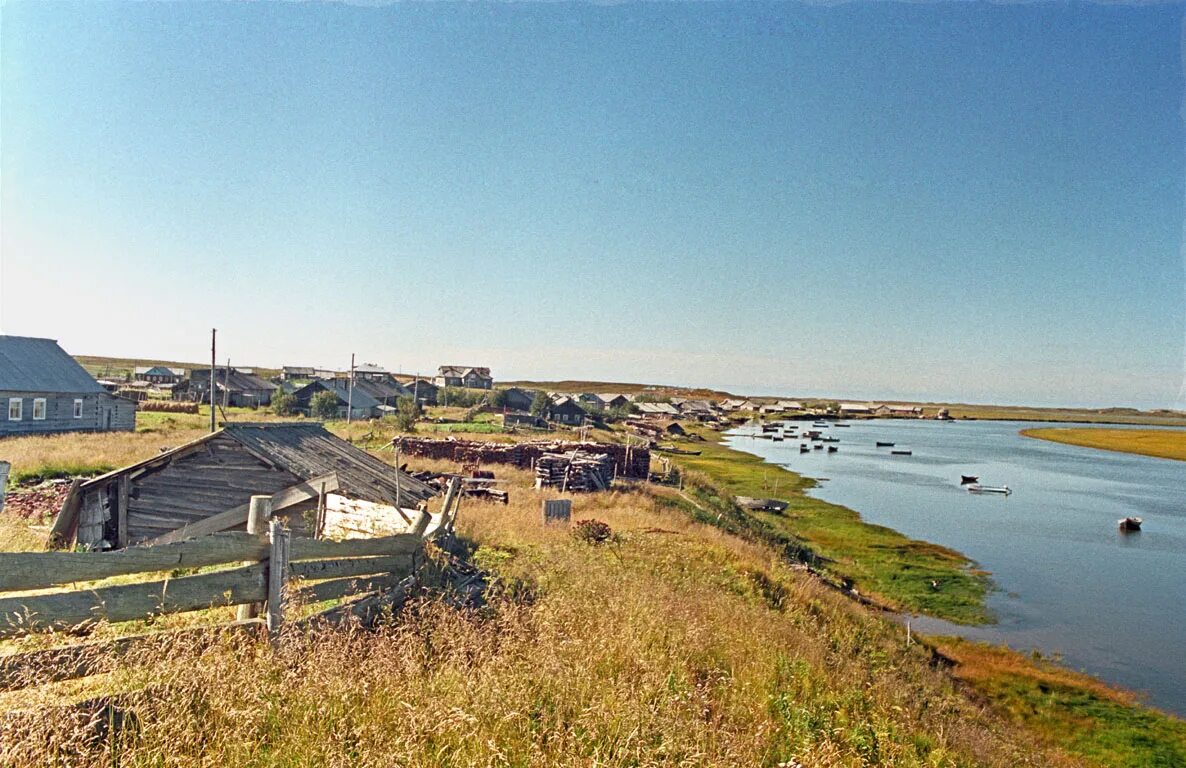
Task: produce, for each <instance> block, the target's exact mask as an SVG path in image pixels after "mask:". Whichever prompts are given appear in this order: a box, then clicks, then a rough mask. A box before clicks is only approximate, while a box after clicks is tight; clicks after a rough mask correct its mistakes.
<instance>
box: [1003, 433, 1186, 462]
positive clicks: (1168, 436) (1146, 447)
mask: <svg viewBox="0 0 1186 768" xmlns="http://www.w3.org/2000/svg"><path fill="white" fill-rule="evenodd" d="M1021 434H1023V435H1025V436H1026V437H1036V438H1039V439H1041V440H1051V441H1053V442H1056V443H1066V444H1067V445H1081V446H1083V447H1085V448H1099V449H1101V450H1105V451H1121V452H1123V453H1139V454H1141V455H1143V456H1157V457H1159V458H1163V459H1177V460H1179V461H1186V430H1171V429H1090V428H1087V427H1079V428H1071V429H1058V428H1054V427H1051V428H1047V429H1025V430H1022V432H1021Z"/></svg>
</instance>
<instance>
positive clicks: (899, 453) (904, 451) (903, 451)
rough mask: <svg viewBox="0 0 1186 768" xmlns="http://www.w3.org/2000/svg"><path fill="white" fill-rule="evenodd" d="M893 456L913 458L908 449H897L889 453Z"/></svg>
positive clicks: (911, 452)
mask: <svg viewBox="0 0 1186 768" xmlns="http://www.w3.org/2000/svg"><path fill="white" fill-rule="evenodd" d="M890 453H892V454H893V455H894V456H913V455H914V452H913V451H911V450H910V449H909V448H899V449H898V450H896V451H890Z"/></svg>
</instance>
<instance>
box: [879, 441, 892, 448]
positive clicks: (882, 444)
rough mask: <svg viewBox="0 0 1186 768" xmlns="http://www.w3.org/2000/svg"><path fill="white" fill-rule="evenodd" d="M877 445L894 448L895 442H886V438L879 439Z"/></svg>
mask: <svg viewBox="0 0 1186 768" xmlns="http://www.w3.org/2000/svg"><path fill="white" fill-rule="evenodd" d="M877 447H878V448H893V447H894V444H893V443H887V442H886V441H884V440H878V441H877Z"/></svg>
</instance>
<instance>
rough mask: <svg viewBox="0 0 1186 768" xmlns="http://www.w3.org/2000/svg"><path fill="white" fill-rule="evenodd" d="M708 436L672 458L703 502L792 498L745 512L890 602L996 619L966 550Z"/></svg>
mask: <svg viewBox="0 0 1186 768" xmlns="http://www.w3.org/2000/svg"><path fill="white" fill-rule="evenodd" d="M703 434H704V436H705V437H706V438H707V439H706V440H705V441H704V442H702V443H697V444H696V449H697V450H699V451H700V452H701V453H700V455H699V456H674V457H672V458H673V459H674V461H675V462H676V464H677V465H678V466H680V467H681V468H683V470H685V472H688V473H691V474H690V477H689V478H688V479H689V480H690V483H688V485H687V490H688V491H689V492H690V493H693V494H695V495H696V496H697V497H698V498H699V499H700V500H701V501H702V502H704V503H708V504H713V505H717V506H722V505H727V506H729V507H732V506H733V505H732V498H733V497H734V496H753V497H760V498H765V497H772V498H778V499H781V500H783V501H786V502H788V504H789V506H788V507H787V509H786V511H785V512H782V513H778V514H773V513H765V512H749V513H745V514H746V515H747V516H749V517H751V518H752V519H753V521H754V522H755V523H756V529H757V530H758V531H759V533H760V535H761V536H763V537H764V538H766V539H767V540H769V541H772V542H778V543H780V544H781V545H782V546H783V547H784V548H789V549H792V550H794V549H804V548H805V549H807V550H809V551H810V552H811V553H815V554H816V555H818V556H819V557H820V558H821V563H820V567H821V568H822V569H823V570H824V571H825V572H828V573H831V574H834V575H836V576H837V577H839V578H840V579H842V580H846V581H848V582H851V584H852V585H853V586H855V587H856V589H857V590H858V592H860V593H861V594H863V595H865V596H868V597H872V598H874V599H875V600H876V601H877V602H879V603H882V604H884V605H886V606H887V607H891V608H894V609H900V610H907V611H913V612H917V613H926V614H929V615H931V616H938V617H940V618H944V619H948V620H950V621H956V622H960V623H964V624H977V623H983V622H985V621H988V620H989V618H990V617H989V615H988V612H987V610H986V608H985V606H984V599H985V597H986V595H987V593H988V590H989V589H990V587H991V584H990V581H989V578H988V575H987V574H986V573H984V572H983V571H979V570H977V569H976V567H975V564H974V563H973V562H972V561H970V560H968V559H967V558H966V557H964V556H963V555H961V554H960V553H958V552H956V551H954V550H951V549H948V548H946V547H941V546H938V545H936V544H930V543H928V542H925V541H918V540H916V539H911V538H908V537H906V536H903V535H902V534H900V533H898V532H897V531H894V530H892V529H890V528H886V527H884V526H880V525H872V524H870V523H866V522H865V521H863V520H862V519H861V516H860V515H859V514H858V513H856V512H854V511H853V510H851V509H848V508H847V507H842V506H839V505H836V504H829V503H828V502H826V501H822V500H820V499H816V498H813V497H811V496H808V495H806V493H805V491H806V490H807V489H809V488H811V487H813V486H814V485H815V481H814V480H811V479H810V478H805V477H803V476H802V475H799V474H797V473H795V472H791V471H790V470H787V469H784V468H782V467H779V466H777V465H773V464H767V463H766V462H765V461H763V460H762V459H761V458H759V457H757V456H754V455H752V454H748V453H745V452H742V451H737V450H734V449H732V448H729V447H727V446H725V445H723V444H721V443H720V442H718V441H719V440H720V439H721V435H720V433H717V432H707V431H706V432H704V433H703ZM723 519H725V518H723V517H722V520H723ZM806 556H807V557H810V554H807V555H806Z"/></svg>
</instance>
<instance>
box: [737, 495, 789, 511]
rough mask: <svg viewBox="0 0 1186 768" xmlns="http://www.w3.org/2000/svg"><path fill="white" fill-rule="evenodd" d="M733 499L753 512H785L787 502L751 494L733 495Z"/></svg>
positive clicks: (738, 504)
mask: <svg viewBox="0 0 1186 768" xmlns="http://www.w3.org/2000/svg"><path fill="white" fill-rule="evenodd" d="M733 500H734V501H735V502H736V503H737V506H739V507H741V508H742V509H748V510H751V511H755V512H785V511H786V509H787V506H789V505H788V503H787V502H785V501H779V500H778V499H755V498H753V497H751V496H735V497H733Z"/></svg>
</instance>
